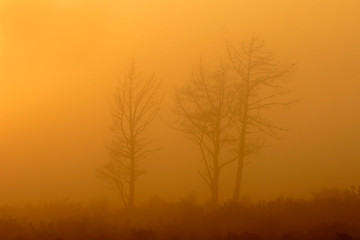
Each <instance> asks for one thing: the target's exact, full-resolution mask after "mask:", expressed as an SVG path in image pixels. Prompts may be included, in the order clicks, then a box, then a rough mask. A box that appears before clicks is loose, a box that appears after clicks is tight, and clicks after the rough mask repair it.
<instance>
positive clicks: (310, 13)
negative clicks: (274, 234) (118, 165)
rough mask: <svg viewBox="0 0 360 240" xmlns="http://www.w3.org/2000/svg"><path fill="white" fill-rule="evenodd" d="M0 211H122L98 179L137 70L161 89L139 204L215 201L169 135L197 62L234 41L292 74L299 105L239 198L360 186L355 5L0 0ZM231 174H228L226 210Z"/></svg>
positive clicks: (191, 155)
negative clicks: (31, 206) (73, 207)
mask: <svg viewBox="0 0 360 240" xmlns="http://www.w3.org/2000/svg"><path fill="white" fill-rule="evenodd" d="M0 4H1V5H0V44H1V45H0V61H1V63H0V192H1V198H0V203H27V202H38V201H44V202H46V201H50V200H55V199H73V200H88V199H97V198H110V199H117V198H118V195H117V192H116V190H114V189H109V187H108V185H107V184H105V183H104V182H103V181H101V180H100V179H99V178H97V177H96V174H95V173H96V169H98V168H99V167H101V166H102V165H103V164H104V163H106V161H107V160H108V159H109V157H108V155H107V152H106V150H105V145H106V143H107V142H108V141H110V139H111V136H112V135H111V130H110V127H111V124H112V119H111V115H110V110H109V102H110V101H111V100H112V96H113V94H114V92H115V89H116V86H117V83H118V80H119V79H122V78H123V76H124V74H125V71H126V68H127V67H128V66H129V64H130V63H131V62H132V60H134V59H135V61H136V63H137V66H138V69H139V70H140V71H141V72H142V73H143V74H144V75H145V76H149V75H151V74H152V73H155V74H156V76H158V77H159V78H160V79H161V81H162V87H161V91H162V92H163V93H164V101H163V104H162V108H161V110H160V113H159V115H158V117H157V118H156V119H155V121H154V122H153V124H152V127H151V129H150V131H149V134H150V135H151V136H152V137H154V138H156V139H158V141H157V145H158V146H160V148H161V149H160V151H158V152H156V153H154V154H152V155H151V156H150V157H148V158H147V159H145V160H143V161H142V163H141V164H142V167H143V168H144V169H146V170H147V172H146V174H145V175H143V176H141V178H139V181H138V183H137V190H136V196H137V202H138V203H141V202H144V201H147V200H149V199H150V198H152V197H153V196H155V195H158V196H159V197H161V198H164V199H168V200H175V199H179V198H182V197H186V196H188V195H189V194H190V195H194V196H196V198H197V199H199V200H200V201H205V200H207V199H209V192H208V189H207V186H206V185H205V183H204V182H203V181H202V179H201V178H200V176H199V175H198V173H197V170H198V169H201V168H202V167H203V166H202V165H201V161H200V160H199V152H198V149H197V148H196V146H194V144H193V143H192V142H190V141H189V140H188V139H187V138H186V137H185V136H184V135H183V134H181V133H179V132H177V131H175V130H174V129H172V128H169V127H168V124H167V123H169V122H171V120H172V119H173V117H174V116H173V109H174V103H173V89H174V87H176V86H181V85H183V84H184V83H185V81H187V80H188V79H189V78H190V77H191V72H192V70H194V69H195V68H196V67H197V66H198V65H199V62H200V59H201V60H202V62H203V63H204V65H206V66H209V67H211V66H213V65H214V64H216V63H217V62H219V59H220V56H226V43H227V42H228V41H230V42H232V43H233V44H234V45H240V44H241V43H242V42H243V41H247V40H249V39H250V38H251V37H252V36H260V37H261V38H262V39H264V41H265V44H266V48H267V49H269V50H271V51H272V52H273V53H274V55H275V57H276V59H277V60H279V61H280V62H284V63H295V64H296V67H295V69H294V70H293V71H292V74H291V76H290V78H289V84H288V85H289V89H291V96H292V97H294V98H299V99H301V101H300V102H299V104H297V105H296V106H294V107H292V108H291V109H290V110H281V111H273V112H272V113H271V119H272V120H273V121H274V122H277V123H279V124H280V125H281V126H284V127H287V128H290V130H289V131H287V132H286V133H285V136H284V139H281V140H270V139H269V141H268V142H267V145H269V147H266V148H264V149H263V150H262V151H261V152H260V153H258V154H255V155H252V156H251V157H249V158H247V159H246V165H245V169H244V178H243V182H242V197H248V198H250V199H253V200H264V199H265V200H267V199H274V198H276V197H279V196H295V197H303V198H306V197H309V196H310V194H311V193H312V192H313V191H316V190H318V189H321V188H348V187H350V186H351V185H358V184H359V183H360V174H359V169H360V161H359V159H360V148H359V144H358V139H359V136H360V127H359V122H360V106H359V105H360V95H359V94H358V92H359V90H360V82H359V79H360V72H359V59H360V45H359V42H360V31H359V30H358V27H359V25H360V16H359V14H358V9H359V8H360V4H359V3H358V1H355V0H349V1H343V2H340V1H332V0H328V1H310V0H305V1H304V0H293V1H284V0H271V1H265V0H252V1H250V0H222V1H220V0H210V1H209V0H207V1H205V0H198V1H191V0H181V1H176V0H174V1H166V0H132V1H130V0H122V1H112V0H92V1H85V0H83V1H80V0H74V1H69V0H68V1H61V0H57V1H55V0H48V1H45V0H43V1H40V0H32V1H30V0H29V1H25V0H2V1H0ZM234 169H235V167H228V168H226V169H225V170H224V171H223V172H222V178H221V183H220V184H221V191H220V198H221V200H225V199H227V198H230V197H231V195H232V191H233V188H234V175H235V171H234Z"/></svg>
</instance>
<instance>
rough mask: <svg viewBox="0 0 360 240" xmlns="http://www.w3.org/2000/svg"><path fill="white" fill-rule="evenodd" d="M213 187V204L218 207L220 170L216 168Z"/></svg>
mask: <svg viewBox="0 0 360 240" xmlns="http://www.w3.org/2000/svg"><path fill="white" fill-rule="evenodd" d="M213 180H214V181H213V185H212V189H211V195H212V196H211V204H212V205H213V207H216V206H217V205H218V204H219V171H218V169H217V168H216V169H214V179H213Z"/></svg>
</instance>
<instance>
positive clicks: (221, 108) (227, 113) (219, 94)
mask: <svg viewBox="0 0 360 240" xmlns="http://www.w3.org/2000/svg"><path fill="white" fill-rule="evenodd" d="M232 90H233V87H232V86H231V83H230V81H229V77H228V74H227V70H226V69H225V68H224V67H221V68H220V69H219V70H217V71H216V72H215V73H212V74H209V73H208V72H206V71H205V70H204V68H203V67H202V66H200V67H199V69H198V70H197V71H194V72H193V74H192V78H191V80H190V81H189V82H188V83H187V85H186V86H185V87H183V88H179V89H176V90H175V103H176V114H177V116H178V119H177V126H178V127H177V129H178V130H180V131H181V132H183V133H185V134H186V135H187V136H188V137H189V138H190V140H192V141H193V142H194V143H195V144H197V146H198V147H199V150H200V152H201V158H202V162H203V164H204V168H205V169H204V170H202V171H199V174H200V176H201V177H202V179H203V180H204V181H205V182H206V184H207V185H208V187H209V188H210V191H211V200H212V204H214V205H217V204H218V201H219V179H220V172H221V170H222V168H223V167H224V166H225V165H227V164H228V163H230V162H231V160H230V161H229V160H228V161H224V160H223V158H224V157H223V156H222V152H223V149H224V147H225V146H226V144H227V143H229V142H231V137H230V134H229V126H230V125H231V122H232V111H231V106H232V101H233V92H232Z"/></svg>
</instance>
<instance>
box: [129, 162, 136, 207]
mask: <svg viewBox="0 0 360 240" xmlns="http://www.w3.org/2000/svg"><path fill="white" fill-rule="evenodd" d="M134 206H135V161H134V159H132V160H131V166H130V179H129V209H130V210H132V209H134Z"/></svg>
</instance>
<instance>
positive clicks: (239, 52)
mask: <svg viewBox="0 0 360 240" xmlns="http://www.w3.org/2000/svg"><path fill="white" fill-rule="evenodd" d="M227 50H228V56H229V62H230V64H229V65H230V69H231V70H232V72H233V73H234V75H235V76H236V80H235V81H236V85H235V86H236V87H235V88H236V102H235V106H236V107H235V117H234V119H235V121H236V126H237V129H238V133H239V134H238V141H237V143H236V150H235V152H236V157H237V170H236V178H235V189H234V195H233V200H234V201H238V200H239V196H240V186H241V179H242V172H243V166H244V158H245V157H246V156H248V155H250V154H252V153H255V152H258V151H259V150H260V149H261V148H262V147H263V146H264V138H263V136H264V134H265V135H268V136H270V137H274V138H277V137H279V134H278V133H279V130H285V129H283V128H281V127H278V126H276V125H274V124H273V123H271V122H270V121H269V120H268V119H266V117H265V114H264V111H265V110H269V109H270V108H273V107H277V106H288V105H291V104H293V103H295V102H296V101H294V100H292V101H288V100H286V94H287V93H288V92H289V91H287V90H284V87H283V86H284V84H283V83H284V80H286V79H287V77H288V75H289V72H290V71H291V69H292V67H293V66H286V67H281V66H280V65H279V64H277V63H276V62H275V60H274V58H273V55H272V54H271V53H269V52H266V51H265V50H264V43H263V41H262V40H260V39H259V38H257V37H255V38H252V39H251V40H250V41H249V42H248V43H247V44H244V45H243V46H242V47H241V48H236V47H234V46H233V45H232V44H228V45H227ZM284 96H285V98H284Z"/></svg>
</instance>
